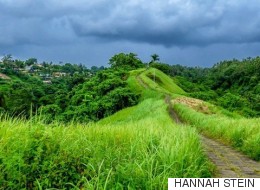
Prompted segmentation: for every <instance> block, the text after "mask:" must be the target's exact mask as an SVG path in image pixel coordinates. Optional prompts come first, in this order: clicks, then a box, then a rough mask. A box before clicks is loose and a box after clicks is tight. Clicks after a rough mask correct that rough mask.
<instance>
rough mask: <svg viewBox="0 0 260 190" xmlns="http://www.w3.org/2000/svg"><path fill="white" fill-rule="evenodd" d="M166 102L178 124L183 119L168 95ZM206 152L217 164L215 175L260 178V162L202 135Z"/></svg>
mask: <svg viewBox="0 0 260 190" xmlns="http://www.w3.org/2000/svg"><path fill="white" fill-rule="evenodd" d="M165 103H166V104H167V105H168V112H169V115H170V117H171V118H172V119H173V121H174V122H176V123H177V124H181V123H182V121H181V119H180V118H179V117H178V114H177V113H176V112H175V111H174V109H173V105H172V103H171V97H170V96H169V95H166V97H165ZM200 138H201V142H202V146H203V147H204V151H205V154H206V155H207V156H208V158H209V159H210V160H211V162H212V163H213V164H214V165H215V166H216V170H217V171H216V173H215V176H214V177H219V178H260V163H259V162H256V161H254V160H252V159H250V158H248V157H247V156H245V155H243V154H241V153H240V152H238V151H236V150H234V149H232V148H231V147H229V146H227V145H224V144H222V143H220V142H217V141H215V140H213V139H210V138H208V137H206V136H203V135H200Z"/></svg>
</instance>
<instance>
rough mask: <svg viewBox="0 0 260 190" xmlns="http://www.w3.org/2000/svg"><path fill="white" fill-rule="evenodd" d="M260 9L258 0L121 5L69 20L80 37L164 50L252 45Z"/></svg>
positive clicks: (259, 28)
mask: <svg viewBox="0 0 260 190" xmlns="http://www.w3.org/2000/svg"><path fill="white" fill-rule="evenodd" d="M117 2H118V1H117ZM94 8H95V7H94ZM259 8H260V3H259V2H258V1H256V0H253V1H244V0H241V1H237V0H207V1H204V0H203V1H201V0H197V1H194V0H182V1H180V0H172V1H170V0H169V1H161V0H154V1H152V2H150V1H134V0H133V1H127V3H125V2H124V3H120V1H119V3H117V4H115V5H114V7H113V9H111V10H108V11H106V13H105V14H103V13H102V11H99V8H97V9H96V13H97V15H98V16H99V17H95V15H91V16H90V15H77V16H75V17H71V18H70V22H71V24H72V26H73V29H74V31H75V33H76V34H77V35H78V36H81V37H82V36H95V37H97V38H102V39H110V40H128V41H134V42H146V43H149V44H160V45H164V46H190V45H191V46H201V45H210V44H215V43H251V42H259V41H260V12H259ZM100 15H102V16H101V17H100Z"/></svg>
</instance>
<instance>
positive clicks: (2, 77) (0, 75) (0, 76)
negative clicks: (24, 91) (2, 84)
mask: <svg viewBox="0 0 260 190" xmlns="http://www.w3.org/2000/svg"><path fill="white" fill-rule="evenodd" d="M0 78H1V79H5V80H10V79H11V78H10V77H9V76H7V75H5V74H3V73H0Z"/></svg>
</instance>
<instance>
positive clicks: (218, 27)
mask: <svg viewBox="0 0 260 190" xmlns="http://www.w3.org/2000/svg"><path fill="white" fill-rule="evenodd" d="M259 9H260V2H259V1H258V0H250V1H246V0H151V1H150V0H128V1H125V0H62V1H60V0H19V1H18V0H0V56H1V55H3V54H7V53H11V54H14V55H16V56H17V57H22V58H25V57H26V58H28V57H31V56H36V57H38V58H41V59H44V60H46V59H47V60H53V61H54V60H56V61H60V60H66V61H71V62H84V63H86V62H92V63H94V62H95V60H96V62H98V63H100V64H104V63H106V62H107V61H106V60H108V59H109V58H110V57H111V56H112V55H113V54H115V53H118V52H136V53H138V54H139V55H140V57H141V58H145V59H147V60H148V59H149V55H150V54H152V53H154V52H157V53H159V54H160V55H162V56H163V57H165V58H166V60H165V61H166V62H169V63H172V62H171V61H174V62H178V63H182V62H183V63H185V64H191V65H194V64H195V63H200V60H199V59H200V57H201V56H202V55H203V54H207V56H204V59H205V60H203V62H204V63H205V64H204V63H203V64H204V65H206V63H207V62H208V61H209V62H210V63H212V62H213V61H214V62H215V61H216V60H217V61H218V60H221V59H222V58H233V57H240V56H246V57H247V56H255V55H257V53H256V52H259V50H260V43H259V42H260V12H259V11H258V10H259ZM236 46H239V47H240V48H235V47H236ZM230 48H233V50H234V51H230V52H229V54H228V52H226V51H227V50H229V49H230ZM222 50H223V51H225V52H222ZM249 50H250V51H249ZM172 52H175V53H172ZM214 52H215V53H214ZM216 52H217V53H216ZM187 54H189V56H188V57H189V58H188V57H187ZM199 55H201V56H199ZM221 55H225V56H221ZM161 60H162V61H163V58H162V59H161Z"/></svg>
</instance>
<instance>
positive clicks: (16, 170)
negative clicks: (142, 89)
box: [0, 99, 210, 189]
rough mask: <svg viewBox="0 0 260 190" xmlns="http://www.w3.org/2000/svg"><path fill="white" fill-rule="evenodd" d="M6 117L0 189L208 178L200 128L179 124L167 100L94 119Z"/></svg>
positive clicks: (155, 185) (134, 185)
mask: <svg viewBox="0 0 260 190" xmlns="http://www.w3.org/2000/svg"><path fill="white" fill-rule="evenodd" d="M1 118H2V120H1V122H0V139H1V140H0V144H1V146H0V163H1V164H0V173H1V175H0V189H37V188H38V189H48V188H59V189H64V188H65V189H82V188H84V189H167V180H168V178H169V177H210V172H209V170H210V168H209V167H210V165H209V163H208V161H207V160H206V159H205V156H204V153H203V151H202V148H201V144H200V141H199V138H198V135H197V133H196V130H195V129H194V128H193V129H192V128H180V127H178V126H176V125H174V124H173V123H172V121H171V119H170V118H169V116H168V114H167V111H166V105H165V103H164V101H163V100H156V99H147V100H145V101H143V102H141V103H140V104H139V105H137V106H135V107H132V108H128V109H125V110H122V111H121V112H118V113H116V114H115V115H114V116H111V117H110V118H106V119H103V120H102V121H100V122H99V123H92V124H88V125H82V124H75V123H74V124H69V125H62V124H59V123H53V124H50V125H46V124H44V123H42V122H41V121H40V120H37V119H35V120H30V121H25V120H21V119H15V118H7V117H1ZM124 118H125V120H124Z"/></svg>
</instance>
